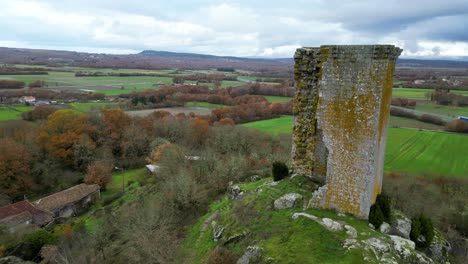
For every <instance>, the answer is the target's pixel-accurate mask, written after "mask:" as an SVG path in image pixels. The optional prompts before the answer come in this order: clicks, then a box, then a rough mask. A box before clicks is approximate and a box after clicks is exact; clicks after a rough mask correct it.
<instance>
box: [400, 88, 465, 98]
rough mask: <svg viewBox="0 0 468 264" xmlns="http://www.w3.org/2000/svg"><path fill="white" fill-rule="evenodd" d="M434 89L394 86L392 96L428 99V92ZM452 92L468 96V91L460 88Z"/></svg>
mask: <svg viewBox="0 0 468 264" xmlns="http://www.w3.org/2000/svg"><path fill="white" fill-rule="evenodd" d="M433 91H434V90H433V89H418V88H393V92H392V96H393V97H401V98H409V99H421V100H427V96H426V94H427V93H432V92H433ZM450 92H451V93H454V94H461V95H464V96H468V91H460V90H450Z"/></svg>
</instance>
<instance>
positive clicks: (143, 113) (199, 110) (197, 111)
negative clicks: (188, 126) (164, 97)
mask: <svg viewBox="0 0 468 264" xmlns="http://www.w3.org/2000/svg"><path fill="white" fill-rule="evenodd" d="M211 110H212V109H210V108H204V107H168V108H157V109H145V110H132V111H126V112H125V113H127V114H128V115H130V116H147V115H149V114H151V113H153V112H154V111H167V112H169V113H171V114H173V115H177V114H180V113H184V114H190V113H194V114H197V115H209V114H211Z"/></svg>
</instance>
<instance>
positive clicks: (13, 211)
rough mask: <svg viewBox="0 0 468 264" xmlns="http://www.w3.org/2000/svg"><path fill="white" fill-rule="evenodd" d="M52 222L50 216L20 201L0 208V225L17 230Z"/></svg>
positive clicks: (27, 202) (26, 202)
mask: <svg viewBox="0 0 468 264" xmlns="http://www.w3.org/2000/svg"><path fill="white" fill-rule="evenodd" d="M52 220H53V218H52V215H51V214H50V213H48V212H46V211H43V210H40V209H38V208H37V207H35V206H34V204H32V203H30V202H29V201H27V200H26V201H21V202H17V203H14V204H10V205H6V206H2V207H0V225H5V226H7V227H8V228H10V231H15V230H18V229H20V228H22V227H26V226H30V225H32V226H36V227H42V226H45V225H47V224H48V223H50V222H51V221H52Z"/></svg>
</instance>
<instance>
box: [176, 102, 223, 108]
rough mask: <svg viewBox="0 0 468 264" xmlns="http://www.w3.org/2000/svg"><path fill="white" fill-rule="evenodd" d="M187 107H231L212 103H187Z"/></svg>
mask: <svg viewBox="0 0 468 264" xmlns="http://www.w3.org/2000/svg"><path fill="white" fill-rule="evenodd" d="M185 106H187V107H203V108H210V109H214V108H223V107H229V105H222V104H212V103H207V102H187V103H185Z"/></svg>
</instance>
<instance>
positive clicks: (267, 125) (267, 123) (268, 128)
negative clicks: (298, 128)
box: [242, 116, 294, 136]
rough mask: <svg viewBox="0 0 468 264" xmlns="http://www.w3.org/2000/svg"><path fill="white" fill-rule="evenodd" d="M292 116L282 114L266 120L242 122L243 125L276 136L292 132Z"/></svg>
mask: <svg viewBox="0 0 468 264" xmlns="http://www.w3.org/2000/svg"><path fill="white" fill-rule="evenodd" d="M293 119H294V118H293V117H292V116H283V117H279V118H273V119H268V120H261V121H256V122H250V123H245V124H242V126H243V127H248V128H254V129H257V130H260V131H263V132H266V133H268V134H270V135H273V136H277V135H280V134H291V133H292V124H293Z"/></svg>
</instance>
